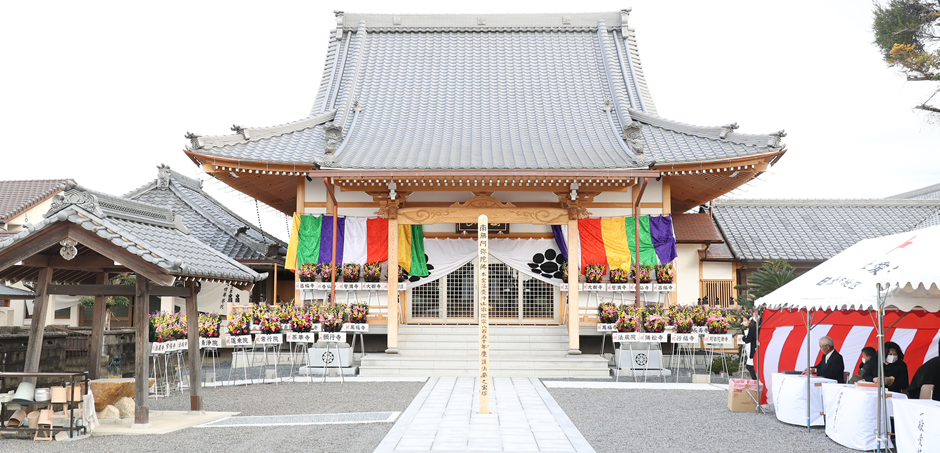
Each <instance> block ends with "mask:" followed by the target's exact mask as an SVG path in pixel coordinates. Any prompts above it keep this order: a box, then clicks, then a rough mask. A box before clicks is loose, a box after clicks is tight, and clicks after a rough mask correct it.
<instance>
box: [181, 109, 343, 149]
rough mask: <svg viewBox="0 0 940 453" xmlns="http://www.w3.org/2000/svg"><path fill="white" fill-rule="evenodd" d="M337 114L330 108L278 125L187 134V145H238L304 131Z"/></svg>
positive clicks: (208, 146)
mask: <svg viewBox="0 0 940 453" xmlns="http://www.w3.org/2000/svg"><path fill="white" fill-rule="evenodd" d="M335 115H336V110H330V111H328V112H325V113H321V114H319V115H312V116H308V117H307V118H304V119H301V120H298V121H293V122H290V123H284V124H279V125H277V126H270V127H251V128H249V127H240V126H236V127H233V128H232V129H233V130H235V133H234V134H232V135H207V136H202V135H195V134H186V138H188V139H189V140H190V144H189V146H187V148H188V149H190V150H195V149H212V148H219V147H223V146H229V145H237V144H240V143H250V142H257V141H259V140H264V139H267V138H272V137H278V136H281V135H285V134H289V133H291V132H297V131H302V130H305V129H310V128H312V127H316V126H319V125H321V124H323V123H326V122H327V121H330V120H332V119H333V117H334V116H335Z"/></svg>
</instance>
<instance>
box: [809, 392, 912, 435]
mask: <svg viewBox="0 0 940 453" xmlns="http://www.w3.org/2000/svg"><path fill="white" fill-rule="evenodd" d="M822 388H823V393H824V396H823V399H824V401H826V407H825V412H826V435H827V436H829V438H830V439H832V440H833V441H835V442H836V443H838V444H839V445H842V446H843V447H848V448H853V449H855V450H873V449H875V447H876V444H875V430H876V429H877V428H878V390H877V389H860V388H855V387H853V386H847V385H823V386H822ZM887 394H888V399H887V401H888V416H889V417H890V416H891V415H892V414H893V413H894V402H895V401H898V400H906V399H907V395H905V394H903V393H894V392H887ZM887 426H888V429H889V430H890V429H891V424H890V423H888V424H887Z"/></svg>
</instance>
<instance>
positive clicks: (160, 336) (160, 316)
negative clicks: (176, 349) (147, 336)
mask: <svg viewBox="0 0 940 453" xmlns="http://www.w3.org/2000/svg"><path fill="white" fill-rule="evenodd" d="M150 323H151V325H153V330H154V333H156V336H157V342H160V343H162V342H164V341H171V340H180V339H183V338H185V337H186V334H187V330H186V318H185V317H184V316H183V314H182V313H167V312H165V311H159V312H154V313H151V314H150Z"/></svg>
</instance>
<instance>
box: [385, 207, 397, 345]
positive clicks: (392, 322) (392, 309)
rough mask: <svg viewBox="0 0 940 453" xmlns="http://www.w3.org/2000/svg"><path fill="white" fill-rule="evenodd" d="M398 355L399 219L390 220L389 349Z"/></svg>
mask: <svg viewBox="0 0 940 453" xmlns="http://www.w3.org/2000/svg"><path fill="white" fill-rule="evenodd" d="M385 353H386V354H398V218H397V217H396V218H394V219H388V349H386V350H385Z"/></svg>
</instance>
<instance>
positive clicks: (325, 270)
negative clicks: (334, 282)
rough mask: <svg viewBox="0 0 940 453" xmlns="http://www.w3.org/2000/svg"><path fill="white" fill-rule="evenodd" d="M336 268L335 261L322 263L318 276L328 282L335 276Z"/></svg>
mask: <svg viewBox="0 0 940 453" xmlns="http://www.w3.org/2000/svg"><path fill="white" fill-rule="evenodd" d="M335 269H336V265H334V264H333V263H323V264H321V265H320V269H319V272H318V273H317V276H318V277H320V280H322V281H325V282H328V281H330V279H332V278H333V271H334V270H335Z"/></svg>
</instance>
